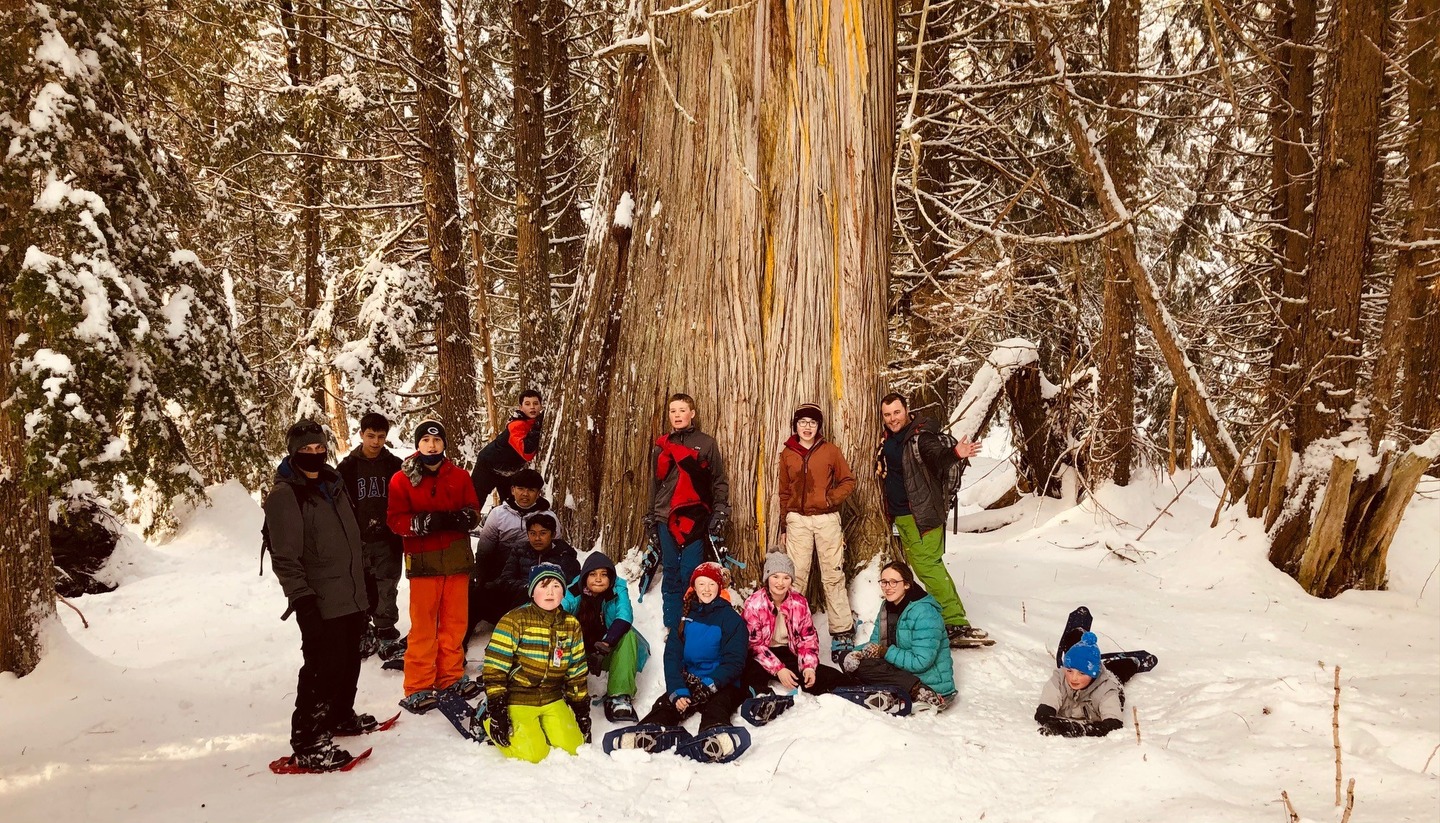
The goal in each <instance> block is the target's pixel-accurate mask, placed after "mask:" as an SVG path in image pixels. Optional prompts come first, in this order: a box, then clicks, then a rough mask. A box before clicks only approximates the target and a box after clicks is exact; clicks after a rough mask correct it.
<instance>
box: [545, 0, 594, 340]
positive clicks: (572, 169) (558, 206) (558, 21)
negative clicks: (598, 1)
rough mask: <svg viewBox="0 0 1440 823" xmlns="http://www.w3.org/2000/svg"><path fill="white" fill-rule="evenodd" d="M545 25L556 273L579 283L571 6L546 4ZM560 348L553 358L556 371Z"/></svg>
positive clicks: (552, 0) (581, 236)
mask: <svg viewBox="0 0 1440 823" xmlns="http://www.w3.org/2000/svg"><path fill="white" fill-rule="evenodd" d="M543 2H544V4H545V7H544V12H543V14H544V20H545V46H546V48H545V78H546V79H545V119H546V123H547V125H546V135H547V137H548V140H549V144H550V156H549V163H548V164H547V166H546V178H547V185H548V188H549V202H550V204H551V207H550V208H549V209H547V212H548V214H549V215H550V221H551V223H550V228H549V231H548V235H549V238H550V251H551V253H552V254H551V261H550V262H551V265H550V269H551V273H552V276H557V277H558V278H559V281H560V282H562V283H567V284H568V283H574V282H575V279H576V278H577V277H578V276H579V275H580V265H581V263H583V262H584V259H585V221H584V220H582V219H580V198H579V191H580V186H581V184H582V182H584V181H582V179H581V175H580V166H581V163H580V146H579V143H578V141H577V135H576V122H575V115H576V111H577V108H578V106H577V101H576V99H575V84H574V83H573V82H572V80H571V77H570V70H571V67H570V35H571V33H572V29H573V24H572V20H571V14H572V12H571V9H570V2H569V0H543ZM559 349H560V347H559V346H555V347H554V348H553V349H552V351H551V352H550V363H551V364H552V368H553V367H554V365H555V364H557V363H558V362H559V359H560V358H559Z"/></svg>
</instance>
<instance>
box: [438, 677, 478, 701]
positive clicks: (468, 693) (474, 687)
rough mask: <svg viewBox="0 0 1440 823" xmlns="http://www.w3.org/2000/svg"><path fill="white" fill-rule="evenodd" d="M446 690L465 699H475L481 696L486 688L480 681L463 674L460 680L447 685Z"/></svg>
mask: <svg viewBox="0 0 1440 823" xmlns="http://www.w3.org/2000/svg"><path fill="white" fill-rule="evenodd" d="M445 690H446V691H451V692H454V693H456V694H458V695H460V697H462V698H464V699H465V700H474V699H475V698H477V697H479V696H480V693H481V692H483V691H485V688H484V687H483V686H481V685H480V682H479V681H477V680H473V679H471V677H470V675H468V674H462V675H460V679H459V680H456V681H455V682H454V683H451V684H450V685H449V686H446V687H445Z"/></svg>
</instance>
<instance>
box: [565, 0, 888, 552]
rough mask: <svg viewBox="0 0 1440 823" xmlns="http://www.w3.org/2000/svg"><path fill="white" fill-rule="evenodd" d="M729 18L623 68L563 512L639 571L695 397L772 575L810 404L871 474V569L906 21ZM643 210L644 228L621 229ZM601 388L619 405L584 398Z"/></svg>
mask: <svg viewBox="0 0 1440 823" xmlns="http://www.w3.org/2000/svg"><path fill="white" fill-rule="evenodd" d="M709 8H710V11H711V12H712V13H713V16H710V17H708V18H696V17H694V16H692V15H689V14H684V15H662V16H659V17H653V18H651V19H650V20H649V21H646V23H647V24H648V25H649V26H650V27H651V28H652V31H651V42H652V44H654V47H653V48H652V49H651V50H650V51H649V54H648V56H644V57H640V56H630V55H627V56H626V57H625V58H624V59H625V60H626V61H634V62H633V63H629V62H627V65H630V66H632V67H633V72H634V73H633V74H630V75H627V74H626V73H623V72H622V77H621V82H620V87H619V94H618V96H619V100H620V105H619V110H618V113H617V120H616V127H615V129H614V131H612V135H611V138H612V154H611V157H610V158H609V159H608V160H607V168H606V170H605V174H606V176H607V179H606V181H605V182H604V183H603V184H602V189H601V195H602V196H601V198H600V199H599V200H598V201H597V206H596V217H595V222H594V224H592V234H591V243H592V248H591V251H590V254H589V256H590V258H591V263H590V265H589V266H587V270H589V271H593V272H594V274H593V280H592V281H591V282H590V283H588V284H587V285H586V287H587V289H588V290H589V291H590V294H591V296H590V298H589V300H590V302H591V303H592V304H593V305H594V306H595V308H592V309H591V310H590V311H589V313H587V315H586V318H585V320H584V321H583V322H582V324H581V329H582V334H581V336H580V337H579V340H578V345H577V350H576V352H575V356H574V357H573V358H572V359H571V366H570V371H571V373H574V374H576V376H577V378H578V380H577V382H578V383H579V384H580V385H581V386H582V388H581V389H580V390H579V391H578V392H570V391H567V400H566V403H565V405H566V408H565V409H564V410H563V412H562V414H563V416H564V417H565V418H566V419H567V420H569V421H570V422H569V423H568V425H567V427H566V428H565V429H564V430H563V431H562V432H561V434H560V440H561V442H560V443H559V444H558V445H557V450H558V451H559V452H560V453H562V454H563V453H568V454H564V456H557V463H556V465H557V466H560V467H563V468H562V469H561V470H560V471H557V472H556V475H557V477H556V497H557V499H558V500H566V501H572V500H573V502H574V504H575V506H576V517H575V526H574V534H576V535H577V536H578V537H580V539H582V540H589V539H592V538H598V539H600V540H602V541H603V545H604V547H605V549H606V550H607V551H609V552H610V553H611V554H612V555H614V556H621V555H623V554H624V552H625V551H626V550H627V549H628V548H630V547H632V546H634V545H636V544H637V543H638V542H639V538H640V535H641V527H640V517H641V515H642V514H643V502H644V500H645V499H646V497H647V496H648V492H649V486H650V483H651V478H652V477H653V474H654V469H653V466H651V464H650V451H651V448H652V444H653V441H654V438H655V437H656V436H658V435H660V434H663V433H664V431H665V430H666V429H668V426H666V425H665V424H664V418H663V412H664V399H665V397H666V396H667V395H668V394H670V393H672V392H686V393H688V394H691V395H693V396H694V397H695V398H696V400H697V401H698V403H699V411H700V416H699V422H700V423H701V426H702V428H703V429H704V430H706V431H708V432H710V433H711V434H712V435H714V436H715V438H716V440H717V442H718V443H719V446H720V450H721V453H722V454H723V455H724V457H725V461H726V470H727V473H728V475H729V479H730V503H731V506H732V509H733V512H732V516H731V520H730V523H731V527H730V534H729V535H728V537H729V541H730V545H731V546H732V547H733V548H734V549H735V550H736V551H737V554H738V556H739V557H740V559H741V560H743V561H744V562H746V563H747V564H748V568H747V577H748V578H750V579H751V580H753V579H755V578H756V577H757V576H758V572H759V570H760V569H759V566H760V560H761V557H762V553H763V551H764V547H765V545H766V544H767V542H769V541H771V540H773V538H774V536H775V533H776V531H777V525H778V521H777V520H776V518H775V515H774V511H775V470H776V458H777V453H778V450H779V448H780V447H781V445H782V444H783V442H784V440H785V438H786V437H788V436H789V434H790V416H791V412H792V411H793V409H794V407H795V406H796V405H798V404H800V403H803V402H815V403H818V404H819V405H820V406H821V408H822V409H823V410H824V412H825V415H826V423H825V434H826V436H827V437H828V438H830V439H831V440H832V441H833V442H835V443H836V444H837V445H838V446H839V447H840V448H841V450H842V451H843V452H844V453H845V455H846V457H847V459H848V460H849V461H850V463H851V464H852V466H853V467H854V468H855V470H856V471H857V472H858V473H859V474H860V475H861V476H862V477H864V478H865V479H864V481H863V482H862V483H861V484H860V486H859V488H858V489H857V491H856V493H855V495H854V496H853V497H852V498H851V501H852V502H851V503H850V504H849V505H847V507H846V519H847V535H848V536H849V545H850V549H851V553H852V555H853V556H852V561H855V560H860V559H864V558H868V557H870V556H872V555H873V554H875V553H877V552H879V551H880V550H881V549H882V547H883V546H884V544H885V542H886V525H885V523H884V521H883V515H882V514H881V505H880V499H879V493H878V492H879V490H878V485H877V484H876V483H875V482H874V481H872V480H870V479H869V476H868V475H869V471H868V468H869V466H870V451H871V448H872V445H873V443H874V439H875V438H876V437H877V436H878V433H879V408H878V400H879V397H880V395H881V394H882V392H881V386H880V383H879V374H880V372H881V370H882V368H883V366H884V362H885V346H886V336H885V311H886V306H885V295H886V279H887V276H888V271H889V261H890V237H891V234H890V227H891V208H892V205H891V196H890V187H889V184H888V181H889V176H890V169H891V162H892V156H893V141H894V137H893V135H894V129H893V116H894V47H895V43H894V9H893V6H892V5H891V4H886V3H860V2H858V1H857V0H850V1H849V2H844V3H820V2H800V3H786V2H783V0H766V1H765V2H759V3H753V4H744V3H735V4H731V5H727V6H726V7H725V8H724V9H722V8H719V7H718V4H712V5H711V6H710V7H709ZM662 42H663V44H664V46H663V47H661V46H660V43H662ZM657 57H658V59H657ZM627 123H633V127H631V128H630V129H628V130H627V127H626V125H625V124H627ZM626 180H631V181H632V182H630V183H629V186H630V187H629V188H622V185H624V183H623V182H622V181H626ZM622 200H627V201H631V202H633V212H631V213H632V215H633V225H630V226H627V225H624V224H625V223H626V222H627V221H626V220H624V219H623V217H624V215H623V214H622V215H621V219H619V220H617V219H616V217H617V215H616V207H617V205H619V204H620V202H621V201H622ZM622 211H623V210H622ZM587 361H588V362H587ZM594 361H599V362H600V363H603V365H600V366H594V365H590V362H594ZM565 383H566V384H569V383H570V378H569V377H568V376H567V378H566V380H565ZM592 386H593V387H599V388H601V389H602V391H601V393H600V394H596V395H586V394H581V393H580V392H586V391H590V387H592Z"/></svg>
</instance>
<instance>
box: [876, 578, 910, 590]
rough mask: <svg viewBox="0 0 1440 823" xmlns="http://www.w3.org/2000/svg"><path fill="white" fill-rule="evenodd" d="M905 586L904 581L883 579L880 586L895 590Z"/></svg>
mask: <svg viewBox="0 0 1440 823" xmlns="http://www.w3.org/2000/svg"><path fill="white" fill-rule="evenodd" d="M903 585H905V581H904V580H886V579H885V578H883V577H882V578H880V586H881V588H885V589H893V588H895V587H896V586H903Z"/></svg>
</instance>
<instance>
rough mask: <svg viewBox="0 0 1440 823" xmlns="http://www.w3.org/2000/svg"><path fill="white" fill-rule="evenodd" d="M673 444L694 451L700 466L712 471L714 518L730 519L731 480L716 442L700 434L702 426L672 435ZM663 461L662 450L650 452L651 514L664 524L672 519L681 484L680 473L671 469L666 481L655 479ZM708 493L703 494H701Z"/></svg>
mask: <svg viewBox="0 0 1440 823" xmlns="http://www.w3.org/2000/svg"><path fill="white" fill-rule="evenodd" d="M670 442H671V443H677V444H679V445H681V446H685V447H686V448H690V449H694V450H695V452H696V456H698V457H699V458H700V462H701V463H703V464H705V465H707V466H709V468H710V494H711V500H710V505H711V516H712V517H719V518H721V519H722V520H723V519H728V518H729V517H730V479H729V478H728V477H726V475H725V464H724V463H723V462H722V461H721V459H720V449H719V448H718V447H716V445H715V438H713V437H711V436H710V435H708V434H706V433H705V432H702V431H700V427H699V426H698V425H691V426H690V428H688V429H683V430H681V431H672V432H671V433H670ZM659 459H660V447H659V446H658V445H657V446H655V447H654V448H652V449H651V450H650V474H651V480H650V506H649V508H648V511H649V512H650V513H651V514H652V515H654V516H655V519H656V520H658V521H660V522H661V523H664V522H665V521H667V520H669V519H670V501H671V499H672V498H673V497H674V496H675V484H676V483H677V482H679V479H680V470H679V469H677V468H673V467H672V468H671V469H670V473H669V474H667V475H665V476H664V477H655V476H654V475H655V467H656V465H657V463H658V461H659ZM703 493H704V491H703V490H701V494H703Z"/></svg>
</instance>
